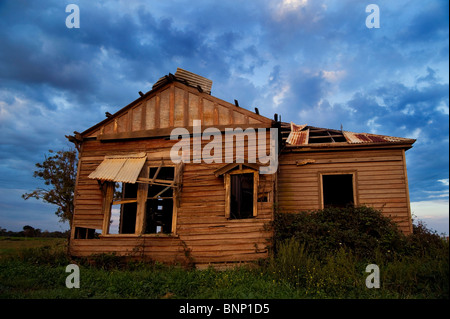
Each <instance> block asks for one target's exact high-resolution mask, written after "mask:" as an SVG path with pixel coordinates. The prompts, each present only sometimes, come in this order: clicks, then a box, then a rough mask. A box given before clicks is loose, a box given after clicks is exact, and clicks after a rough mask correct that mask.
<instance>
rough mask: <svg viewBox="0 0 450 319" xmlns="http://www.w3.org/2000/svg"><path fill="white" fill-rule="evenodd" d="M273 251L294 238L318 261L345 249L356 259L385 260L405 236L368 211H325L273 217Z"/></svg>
mask: <svg viewBox="0 0 450 319" xmlns="http://www.w3.org/2000/svg"><path fill="white" fill-rule="evenodd" d="M273 225H274V232H275V236H274V249H275V250H276V249H277V243H281V242H283V241H284V240H285V239H287V238H291V237H294V238H295V239H296V240H298V241H299V242H300V243H302V244H304V245H305V246H306V248H307V249H308V251H309V252H310V253H314V254H316V255H318V256H320V257H324V256H326V255H328V254H329V253H330V252H335V251H338V250H339V249H340V248H346V249H349V250H351V251H352V253H354V254H356V255H357V256H359V257H371V256H373V255H374V252H375V251H378V252H381V253H383V254H384V255H386V256H388V255H390V254H391V253H392V252H394V251H398V250H399V249H400V248H401V246H402V245H403V243H404V240H405V236H404V235H403V234H402V233H401V232H400V231H399V229H398V228H397V226H396V224H395V223H394V222H392V221H391V220H390V219H389V218H387V217H384V216H383V215H382V213H381V212H380V211H378V210H375V209H373V208H370V207H365V206H359V207H347V208H326V209H323V210H318V211H314V212H300V213H298V214H284V213H276V215H275V219H274V222H273Z"/></svg>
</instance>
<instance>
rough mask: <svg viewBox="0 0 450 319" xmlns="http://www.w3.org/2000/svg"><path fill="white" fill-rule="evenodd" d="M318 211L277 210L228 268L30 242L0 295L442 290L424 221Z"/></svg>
mask: <svg viewBox="0 0 450 319" xmlns="http://www.w3.org/2000/svg"><path fill="white" fill-rule="evenodd" d="M358 209H359V208H358ZM364 212H366V213H364ZM322 213H323V214H325V215H328V216H329V215H330V214H332V212H331V211H326V212H322V211H318V212H315V213H314V214H316V215H314V214H303V213H302V214H294V215H289V216H287V215H281V214H279V215H278V214H277V216H276V218H275V221H274V230H275V233H276V236H275V239H274V245H273V252H274V253H273V254H272V255H271V257H270V258H268V259H267V260H262V261H260V262H258V263H254V264H251V265H247V266H244V267H236V268H234V269H230V270H226V271H218V270H215V269H213V268H209V269H207V270H195V269H185V268H183V267H181V266H176V265H171V266H169V265H163V264H159V263H140V262H127V261H124V260H123V259H121V258H119V257H117V256H114V255H98V256H96V257H95V258H94V261H95V262H94V263H92V262H91V263H88V262H86V261H85V260H76V261H74V260H71V259H70V258H69V257H68V256H67V254H66V247H65V245H61V244H56V245H45V246H43V247H40V248H27V249H24V250H21V251H18V252H16V254H13V255H11V254H9V255H8V256H6V257H4V258H2V259H0V298H65V299H66V298H114V299H115V298H152V299H159V298H163V299H166V298H167V299H168V298H183V299H196V298H208V299H211V298H233V299H234V298H258V299H264V298H270V299H274V298H277V299H278V298H283V299H290V298H448V296H449V295H448V282H449V270H448V259H449V257H448V242H446V241H443V240H442V239H441V238H439V236H437V235H436V234H435V233H433V232H432V231H430V230H427V229H426V227H425V226H424V225H422V224H419V225H418V226H415V227H414V234H413V235H411V236H409V237H406V236H403V235H401V234H400V233H398V232H397V230H396V229H395V227H394V228H392V229H390V228H389V227H391V226H392V225H391V226H389V223H387V222H388V221H386V220H382V221H378V218H383V217H382V216H379V215H377V212H372V211H368V210H367V208H364V209H361V211H359V212H356V213H355V214H354V215H353V216H354V219H356V220H354V221H353V225H355V227H356V226H357V227H365V229H366V233H365V234H362V235H361V236H355V235H350V234H349V232H350V231H351V229H349V228H348V225H346V224H345V223H344V222H343V221H342V219H344V220H346V219H348V218H350V216H349V214H350V212H349V211H345V212H344V211H335V212H334V213H335V214H341V215H342V216H341V217H340V218H339V216H333V218H331V219H326V218H325V217H324V216H320V214H322ZM358 214H360V216H361V219H363V220H365V225H360V224H361V222H358V221H357V219H358V218H356V217H355V216H357V215H358ZM328 221H329V222H328ZM343 228H344V229H343ZM381 229H384V230H386V232H381ZM389 229H390V230H389ZM324 230H325V231H324ZM328 231H329V232H328ZM313 234H314V236H313ZM330 234H331V235H330ZM350 238H353V239H352V240H350ZM363 240H368V241H369V242H370V243H372V244H374V245H375V247H373V248H372V249H371V248H370V247H369V246H368V245H367V243H364V242H363ZM336 241H337V242H336ZM339 243H340V244H339ZM320 245H323V246H320ZM322 247H326V248H322ZM74 262H76V263H77V264H78V265H79V267H80V288H79V289H68V288H66V286H65V280H66V277H67V276H68V273H66V272H65V268H66V266H67V265H68V264H70V263H74ZM368 264H376V265H378V266H379V268H380V282H381V287H380V288H379V289H376V288H372V289H368V288H367V287H366V285H365V280H366V278H367V276H368V275H369V274H368V273H366V272H365V269H366V266H367V265H368Z"/></svg>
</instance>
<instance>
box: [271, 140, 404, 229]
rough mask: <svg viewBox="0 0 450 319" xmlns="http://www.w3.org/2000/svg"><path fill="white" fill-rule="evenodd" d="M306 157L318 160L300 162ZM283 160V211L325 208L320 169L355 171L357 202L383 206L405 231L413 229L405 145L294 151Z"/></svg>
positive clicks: (280, 199)
mask: <svg viewBox="0 0 450 319" xmlns="http://www.w3.org/2000/svg"><path fill="white" fill-rule="evenodd" d="M305 160H312V161H314V162H312V163H308V164H306V165H301V166H297V162H299V163H300V162H303V161H305ZM279 164H280V167H279V174H278V189H277V198H278V205H279V206H278V207H279V210H280V211H281V212H299V211H310V210H317V209H320V208H322V199H321V189H320V173H354V174H355V190H356V204H357V205H366V206H370V207H373V208H376V209H380V210H381V211H382V212H383V214H384V215H385V216H388V217H390V218H392V220H393V221H395V222H396V223H397V224H398V225H399V227H400V229H401V230H402V231H403V232H404V233H410V232H411V231H412V229H411V214H410V208H409V207H410V206H409V205H410V203H409V194H408V182H407V176H406V165H405V158H404V150H403V149H384V150H383V149H379V150H350V151H348V150H347V151H317V152H307V151H305V152H291V153H285V154H283V155H282V156H280V159H279Z"/></svg>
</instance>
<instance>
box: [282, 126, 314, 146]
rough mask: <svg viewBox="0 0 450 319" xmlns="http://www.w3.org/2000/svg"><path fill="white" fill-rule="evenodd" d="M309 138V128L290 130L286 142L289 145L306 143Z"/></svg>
mask: <svg viewBox="0 0 450 319" xmlns="http://www.w3.org/2000/svg"><path fill="white" fill-rule="evenodd" d="M308 140H309V129H308V130H306V131H301V132H294V131H291V133H289V136H288V138H287V140H286V143H288V144H291V145H306V144H308Z"/></svg>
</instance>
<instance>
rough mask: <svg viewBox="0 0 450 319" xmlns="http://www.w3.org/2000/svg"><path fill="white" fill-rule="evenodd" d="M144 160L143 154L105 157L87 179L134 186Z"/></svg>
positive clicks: (145, 157) (145, 158) (145, 156)
mask: <svg viewBox="0 0 450 319" xmlns="http://www.w3.org/2000/svg"><path fill="white" fill-rule="evenodd" d="M146 160H147V155H146V154H145V153H138V154H129V155H114V156H105V159H104V160H103V162H102V163H100V165H99V166H98V167H97V168H96V169H95V171H93V172H92V173H91V174H90V175H89V178H92V179H98V180H103V181H111V182H121V183H132V184H134V183H136V180H137V178H138V176H139V174H140V172H141V170H142V167H143V166H144V164H145V161H146Z"/></svg>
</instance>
